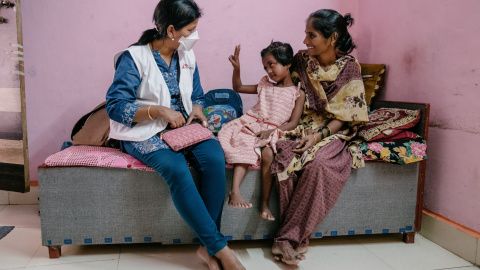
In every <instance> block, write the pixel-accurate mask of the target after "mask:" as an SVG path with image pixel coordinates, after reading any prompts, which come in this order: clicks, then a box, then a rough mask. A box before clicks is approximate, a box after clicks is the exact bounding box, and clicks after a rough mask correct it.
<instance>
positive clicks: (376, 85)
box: [360, 64, 386, 106]
mask: <svg viewBox="0 0 480 270" xmlns="http://www.w3.org/2000/svg"><path fill="white" fill-rule="evenodd" d="M360 66H361V68H362V78H363V85H364V86H365V101H366V102H367V106H370V104H371V103H372V99H373V98H374V97H375V95H376V94H377V93H378V92H380V89H381V88H382V87H383V83H384V81H385V70H386V69H385V65H384V64H360Z"/></svg>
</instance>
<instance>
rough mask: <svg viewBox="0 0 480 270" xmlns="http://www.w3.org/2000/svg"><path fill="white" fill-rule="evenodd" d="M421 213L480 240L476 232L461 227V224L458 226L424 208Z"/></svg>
mask: <svg viewBox="0 0 480 270" xmlns="http://www.w3.org/2000/svg"><path fill="white" fill-rule="evenodd" d="M422 212H423V213H424V214H425V215H429V216H431V217H433V218H436V219H438V220H441V221H443V222H445V223H447V224H448V225H450V226H453V227H455V228H457V229H459V230H460V231H462V232H466V233H468V234H470V235H471V236H473V237H475V238H477V239H480V232H477V231H475V230H472V229H470V228H468V227H465V226H463V225H461V224H458V223H456V222H455V221H453V220H450V219H448V218H446V217H444V216H442V215H440V214H437V213H434V212H432V211H430V210H427V209H425V208H424V209H423V210H422Z"/></svg>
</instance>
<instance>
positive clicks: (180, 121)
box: [160, 106, 185, 128]
mask: <svg viewBox="0 0 480 270" xmlns="http://www.w3.org/2000/svg"><path fill="white" fill-rule="evenodd" d="M160 109H161V113H160V116H161V117H162V118H163V119H164V120H165V121H167V122H168V123H169V124H170V126H171V127H172V128H178V127H181V126H183V125H184V124H185V118H184V117H183V115H182V114H181V113H180V112H177V111H175V110H172V109H170V108H167V107H163V106H161V107H160Z"/></svg>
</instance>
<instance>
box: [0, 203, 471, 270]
mask: <svg viewBox="0 0 480 270" xmlns="http://www.w3.org/2000/svg"><path fill="white" fill-rule="evenodd" d="M2 225H10V226H16V227H15V229H14V230H13V231H12V232H10V233H9V234H8V235H7V236H5V237H4V238H3V239H1V240H0V270H4V269H8V270H11V269H15V270H19V269H28V270H82V269H89V270H90V269H99V270H100V269H101V270H131V269H133V270H150V269H152V270H153V269H167V270H168V269H175V270H183V269H185V270H186V269H195V270H208V267H207V265H206V264H204V263H203V262H202V261H201V260H200V259H198V258H197V256H196V254H195V252H196V250H197V248H198V246H197V245H166V246H163V245H160V244H131V245H128V244H124V245H90V246H77V245H65V246H62V256H61V257H60V258H59V259H49V258H48V248H47V247H43V246H41V231H40V218H39V216H38V206H35V205H7V206H5V205H0V226H2ZM415 238H416V239H415V243H414V244H405V243H403V242H402V241H401V235H373V236H355V237H325V238H323V239H315V240H312V242H311V245H310V249H309V252H308V253H307V254H306V256H307V260H305V261H303V262H301V263H300V265H298V266H288V265H286V264H283V263H281V262H277V261H275V260H274V258H273V255H272V253H271V246H272V241H271V240H261V241H235V242H230V243H229V246H230V248H231V249H232V250H233V251H234V252H235V254H236V255H237V257H238V258H239V260H240V261H241V262H242V263H243V264H244V266H245V267H246V269H249V270H270V269H274V270H275V269H281V270H289V269H308V270H310V269H312V270H313V269H315V270H317V269H318V270H322V269H326V270H331V269H335V270H343V269H349V270H350V269H354V270H362V269H365V270H367V269H368V270H404V269H405V270H424V269H425V270H434V269H435V270H440V269H456V270H478V268H476V267H474V266H473V265H472V264H470V263H468V262H467V261H465V260H463V259H461V258H460V257H458V256H456V255H454V254H453V253H450V252H449V251H447V250H445V249H443V248H441V247H440V246H438V245H436V244H435V243H433V242H431V241H429V240H427V239H425V238H424V237H422V236H421V235H419V234H417V235H416V237H415Z"/></svg>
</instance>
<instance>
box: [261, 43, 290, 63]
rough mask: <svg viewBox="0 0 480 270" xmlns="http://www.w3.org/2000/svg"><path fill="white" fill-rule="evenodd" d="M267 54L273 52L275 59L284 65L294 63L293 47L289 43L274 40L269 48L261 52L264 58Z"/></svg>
mask: <svg viewBox="0 0 480 270" xmlns="http://www.w3.org/2000/svg"><path fill="white" fill-rule="evenodd" d="M267 54H271V55H272V56H273V57H274V58H275V60H277V61H278V62H279V63H280V64H282V65H283V66H286V65H289V64H292V62H293V49H292V46H290V44H288V43H283V42H279V41H275V42H274V41H272V42H271V43H270V45H268V47H267V48H265V49H263V50H262V52H260V55H261V56H262V58H263V57H265V55H267Z"/></svg>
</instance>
